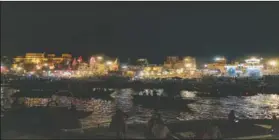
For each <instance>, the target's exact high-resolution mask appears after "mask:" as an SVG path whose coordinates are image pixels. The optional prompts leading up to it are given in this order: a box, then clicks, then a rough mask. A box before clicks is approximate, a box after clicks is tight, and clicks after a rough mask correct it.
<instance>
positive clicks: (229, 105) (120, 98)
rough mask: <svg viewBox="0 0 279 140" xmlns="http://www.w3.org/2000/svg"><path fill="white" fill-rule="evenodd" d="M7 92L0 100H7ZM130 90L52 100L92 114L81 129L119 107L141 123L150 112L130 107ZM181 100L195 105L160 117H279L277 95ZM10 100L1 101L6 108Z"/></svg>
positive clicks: (39, 102) (32, 102)
mask: <svg viewBox="0 0 279 140" xmlns="http://www.w3.org/2000/svg"><path fill="white" fill-rule="evenodd" d="M10 92H12V91H9V90H7V91H6V93H5V95H4V97H5V96H6V97H8V96H9V95H10ZM132 94H134V91H133V90H131V89H122V90H119V91H116V92H115V93H113V94H112V96H113V97H114V100H113V101H104V100H96V99H88V100H79V99H74V98H71V97H61V96H60V97H58V96H57V97H55V98H56V99H57V100H58V102H59V105H60V106H70V102H71V100H73V101H74V103H75V104H76V105H77V107H78V109H82V110H88V111H93V113H92V115H90V116H89V117H87V118H84V119H81V120H80V121H81V123H82V126H83V127H91V126H96V125H97V124H102V123H105V122H109V121H110V119H111V116H112V115H113V112H114V111H115V109H116V108H120V109H122V110H123V111H125V112H127V113H128V114H129V119H128V123H145V122H146V121H147V120H148V119H149V118H150V116H151V114H152V111H153V110H152V109H148V108H143V107H141V106H140V105H134V104H133V101H132V97H133V96H132ZM181 95H182V96H183V97H184V98H192V99H195V100H196V102H194V103H192V104H189V105H188V106H185V108H188V111H186V110H185V111H172V110H160V112H161V114H162V117H163V119H164V120H165V121H167V122H172V121H184V120H202V119H218V118H227V114H228V113H229V111H230V110H235V111H236V114H237V116H238V117H239V118H246V119H247V118H253V119H270V118H271V116H272V115H273V114H275V115H276V116H277V117H279V95H278V94H273V95H262V94H259V95H256V96H251V97H227V98H205V97H202V98H201V97H195V93H193V92H188V91H182V92H181ZM48 100H49V99H43V98H25V99H22V102H24V103H25V104H26V105H28V106H45V105H46V104H47V101H48ZM10 102H12V101H11V100H5V101H4V102H2V103H3V104H4V105H5V106H6V107H9V104H10Z"/></svg>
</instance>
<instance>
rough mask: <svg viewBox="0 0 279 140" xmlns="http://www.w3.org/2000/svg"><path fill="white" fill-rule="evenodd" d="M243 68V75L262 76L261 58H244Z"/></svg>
mask: <svg viewBox="0 0 279 140" xmlns="http://www.w3.org/2000/svg"><path fill="white" fill-rule="evenodd" d="M243 67H244V68H245V69H244V70H245V75H246V76H249V77H261V76H262V70H263V68H264V67H263V65H262V63H261V59H259V58H256V57H251V58H249V59H246V60H245V63H244V65H243Z"/></svg>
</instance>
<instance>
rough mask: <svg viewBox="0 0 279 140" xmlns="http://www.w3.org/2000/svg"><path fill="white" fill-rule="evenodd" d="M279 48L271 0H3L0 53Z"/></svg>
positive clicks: (278, 17) (157, 54)
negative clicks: (206, 0)
mask: <svg viewBox="0 0 279 140" xmlns="http://www.w3.org/2000/svg"><path fill="white" fill-rule="evenodd" d="M25 52H47V53H52V52H54V53H57V54H59V53H62V52H71V53H72V54H73V55H83V56H89V55H91V54H95V53H105V54H107V55H110V56H119V57H120V59H121V60H126V59H127V58H128V57H130V58H137V57H147V58H148V59H149V60H151V61H152V62H155V63H156V62H162V61H163V59H164V57H165V56H166V55H180V56H185V55H192V56H197V57H207V56H208V57H211V56H214V55H215V54H218V55H226V56H229V57H232V56H242V55H245V54H247V53H249V54H250V53H261V54H265V55H266V54H271V55H279V3H278V2H269V3H263V2H257V3H256V2H222V3H221V2H172V3H171V2H4V3H2V5H1V55H8V56H14V55H24V53H25Z"/></svg>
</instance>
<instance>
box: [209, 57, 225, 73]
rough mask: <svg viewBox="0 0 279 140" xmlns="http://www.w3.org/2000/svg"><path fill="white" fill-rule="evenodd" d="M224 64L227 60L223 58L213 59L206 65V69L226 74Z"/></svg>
mask: <svg viewBox="0 0 279 140" xmlns="http://www.w3.org/2000/svg"><path fill="white" fill-rule="evenodd" d="M226 63H227V60H226V58H224V57H215V58H214V62H213V63H209V64H206V68H207V69H208V70H217V71H220V72H221V73H225V72H226V68H225V66H226Z"/></svg>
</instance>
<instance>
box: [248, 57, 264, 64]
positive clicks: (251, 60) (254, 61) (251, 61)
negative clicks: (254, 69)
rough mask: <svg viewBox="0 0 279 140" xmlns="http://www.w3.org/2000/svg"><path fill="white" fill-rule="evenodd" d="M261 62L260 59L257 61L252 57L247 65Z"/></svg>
mask: <svg viewBox="0 0 279 140" xmlns="http://www.w3.org/2000/svg"><path fill="white" fill-rule="evenodd" d="M260 61H261V60H260V59H257V58H255V57H251V58H250V59H246V60H245V62H246V63H259V62H260Z"/></svg>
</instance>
